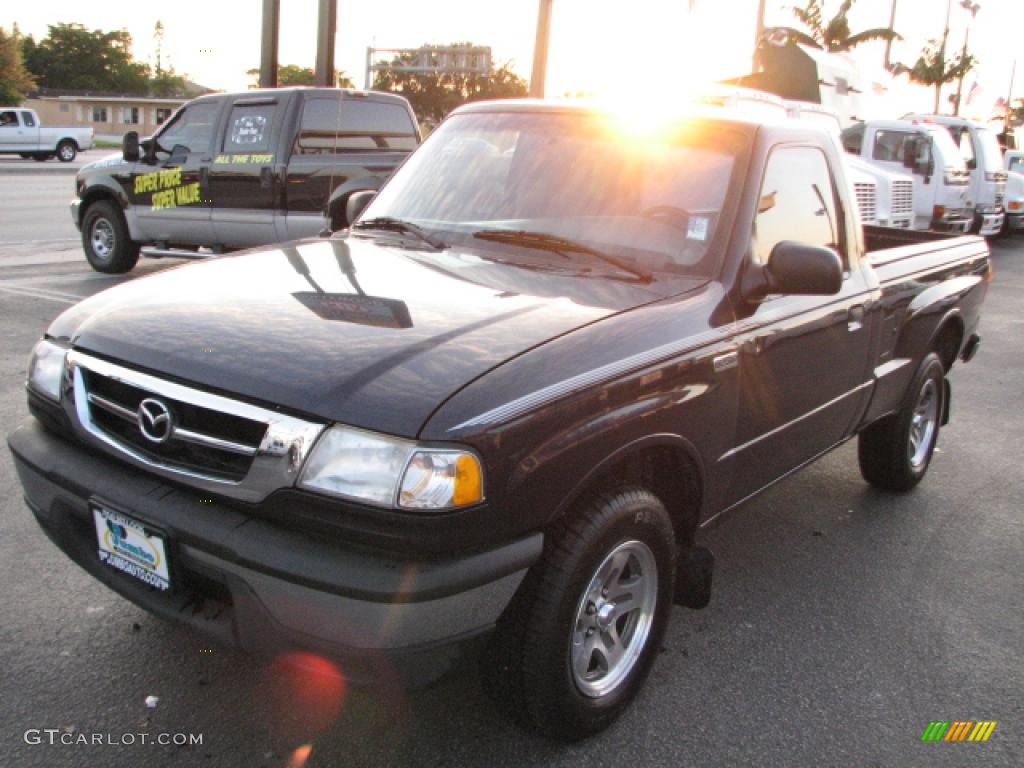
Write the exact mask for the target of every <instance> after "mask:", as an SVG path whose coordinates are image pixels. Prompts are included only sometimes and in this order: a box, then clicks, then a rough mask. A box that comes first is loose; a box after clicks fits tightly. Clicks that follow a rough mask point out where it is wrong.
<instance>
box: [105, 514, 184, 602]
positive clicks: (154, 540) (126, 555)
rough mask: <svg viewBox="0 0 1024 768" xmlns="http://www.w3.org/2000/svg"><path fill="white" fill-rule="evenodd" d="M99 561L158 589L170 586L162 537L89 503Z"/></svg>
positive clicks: (131, 520) (137, 523)
mask: <svg viewBox="0 0 1024 768" xmlns="http://www.w3.org/2000/svg"><path fill="white" fill-rule="evenodd" d="M92 519H93V522H94V523H95V524H96V540H97V542H98V543H99V557H100V562H101V563H106V564H107V565H109V566H110V567H111V568H116V569H117V570H119V571H121V572H123V573H127V574H128V575H129V576H133V577H135V578H136V579H138V580H139V581H143V582H145V583H146V584H149V585H150V586H152V587H156V588H157V589H160V590H168V589H170V588H171V577H170V572H169V571H168V568H167V545H166V542H165V541H164V537H163V536H160V535H159V534H157V533H155V532H154V531H153V530H152V529H150V528H147V527H146V526H144V525H143V524H142V523H140V522H139V521H138V520H135V519H134V518H131V517H128V516H127V515H123V514H121V513H120V512H115V511H114V510H112V509H107V508H106V507H103V506H100V505H98V504H93V505H92Z"/></svg>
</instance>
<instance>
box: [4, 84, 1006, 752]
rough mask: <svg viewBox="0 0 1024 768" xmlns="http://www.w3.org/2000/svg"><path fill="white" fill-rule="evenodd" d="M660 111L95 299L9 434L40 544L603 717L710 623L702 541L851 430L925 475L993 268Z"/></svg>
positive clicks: (829, 150)
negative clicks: (716, 524) (650, 122)
mask: <svg viewBox="0 0 1024 768" xmlns="http://www.w3.org/2000/svg"><path fill="white" fill-rule="evenodd" d="M631 117H634V116H631V115H627V116H626V117H625V118H620V116H619V115H618V114H617V113H608V112H605V111H602V110H600V109H597V108H593V107H586V106H582V105H576V106H561V105H554V104H546V103H541V102H504V103H491V104H479V105H473V106H467V107H464V108H462V109H460V110H457V111H456V112H455V113H454V114H453V115H452V116H451V117H449V118H448V119H447V120H446V121H445V122H444V123H443V124H442V125H441V126H440V127H439V128H438V130H437V131H436V132H435V133H434V134H433V135H431V136H430V138H429V139H428V140H427V141H426V142H424V144H423V146H422V147H421V148H420V149H418V150H417V151H416V152H414V153H413V154H412V156H411V157H410V158H409V159H408V161H407V162H406V163H405V164H404V165H403V166H402V167H401V168H400V169H399V170H398V172H396V173H395V174H394V175H393V176H392V177H391V179H390V180H389V181H388V182H387V183H386V184H385V186H384V187H383V188H382V189H381V190H380V191H379V193H377V195H376V197H375V198H374V199H373V200H372V201H369V207H367V208H365V209H363V210H362V212H361V214H360V215H359V217H358V220H356V221H355V223H354V224H353V225H352V227H351V228H350V230H349V231H345V232H340V233H337V234H335V235H334V236H331V237H324V238H321V239H314V240H308V241H303V242H295V243H288V244H285V245H283V246H280V247H273V248H263V249H259V250H254V251H251V252H247V253H242V254H233V255H228V256H222V257H219V258H215V259H211V260H208V261H206V262H204V263H198V264H193V265H189V266H187V267H185V268H181V269H176V270H170V271H167V272H163V273H161V274H157V275H152V276H148V277H145V278H142V279H139V280H135V281H133V282H130V283H127V284H125V285H121V286H118V287H116V288H113V289H110V290H108V291H105V292H103V293H100V294H97V295H96V296H93V297H92V298H90V299H88V300H86V301H84V302H82V303H81V304H79V305H77V306H75V307H73V308H71V309H69V310H68V311H67V312H65V313H64V314H63V315H61V316H60V317H59V318H57V319H56V320H55V321H54V322H53V324H52V325H51V326H50V328H49V330H48V331H47V332H46V335H45V338H44V339H43V340H41V341H40V342H39V343H38V344H37V346H36V347H35V350H34V354H33V357H32V361H31V364H30V371H29V378H28V398H29V405H30V408H31V412H32V414H33V415H34V418H33V419H32V420H31V421H30V422H29V423H27V424H25V425H24V426H22V427H21V428H19V429H18V430H17V431H15V432H14V433H12V434H11V436H10V437H9V445H10V448H11V452H12V453H13V455H14V459H15V463H16V466H17V471H18V474H19V477H20V479H21V482H22V484H23V486H24V489H25V497H26V499H27V502H28V505H29V507H30V509H31V510H32V512H33V513H34V514H35V516H36V518H37V520H38V521H39V524H40V525H41V527H42V528H43V530H44V531H45V532H46V534H47V535H48V536H49V537H50V538H51V539H52V540H53V541H54V542H55V543H56V545H57V546H58V547H60V548H61V549H62V550H64V552H66V553H67V554H68V555H69V556H70V557H71V558H72V559H73V560H74V561H75V562H77V563H78V564H79V565H80V566H82V567H83V568H84V569H86V570H87V571H88V572H89V573H91V574H93V575H94V576H95V577H96V578H98V579H99V580H101V581H102V582H103V583H105V584H107V585H108V586H109V587H110V588H112V589H114V590H116V591H117V592H119V593H120V594H122V595H124V596H125V597H127V598H128V599H130V600H133V601H134V602H136V603H138V604H139V605H141V606H143V607H145V608H147V609H148V610H150V611H152V612H154V613H156V614H159V615H161V616H164V617H168V618H173V619H177V620H180V621H184V622H188V623H190V624H191V625H193V626H195V627H198V628H199V629H201V630H203V631H205V632H208V633H209V634H211V635H213V636H215V637H217V638H220V639H221V640H223V641H224V642H227V643H238V644H240V645H242V646H243V647H245V648H249V649H253V650H261V649H269V650H271V651H273V650H275V649H284V648H290V647H294V646H299V647H302V648H306V649H312V650H313V651H319V652H323V653H328V654H331V655H332V656H333V657H335V658H339V659H341V660H342V661H341V663H342V665H343V668H344V669H345V672H346V674H348V675H349V676H350V677H352V678H355V679H357V680H358V679H359V678H360V677H369V678H370V679H373V675H374V674H378V675H385V674H389V673H390V672H391V671H393V670H394V668H396V667H397V668H399V669H404V668H406V666H410V667H414V668H415V669H417V670H423V669H426V668H428V665H427V664H426V661H427V660H432V661H437V660H438V659H442V660H448V659H450V658H451V651H452V649H453V647H454V646H459V645H462V644H466V645H471V644H473V641H475V640H477V639H479V640H480V641H481V642H480V643H479V644H477V647H478V648H479V647H480V646H483V647H484V648H485V653H484V655H483V663H484V667H483V670H484V677H485V681H486V683H487V685H488V687H489V688H490V689H491V690H492V691H493V692H494V693H495V695H496V699H497V700H498V701H499V702H502V703H503V704H504V705H507V706H508V707H509V708H510V710H511V711H512V712H513V714H514V715H515V716H516V717H517V718H519V719H520V721H521V722H523V723H525V724H527V725H529V726H531V727H533V728H536V729H539V730H540V731H543V732H545V733H548V734H552V735H554V736H558V737H562V738H569V739H571V738H579V737H582V736H585V735H587V734H590V733H593V732H595V731H597V730H600V729H601V728H603V727H605V726H607V725H608V724H609V723H610V722H611V721H612V720H613V719H614V718H615V717H616V716H617V715H618V714H619V712H621V710H622V709H623V708H624V707H625V706H626V704H627V703H628V702H629V700H630V699H631V698H632V697H633V696H634V694H635V693H636V692H637V691H638V689H639V688H640V686H641V684H642V682H643V680H644V679H645V677H646V675H647V673H648V671H649V670H650V668H651V666H652V664H653V662H654V661H655V659H656V657H657V655H658V648H659V644H660V639H661V637H662V635H663V633H664V632H665V630H666V625H667V622H668V618H669V613H670V611H671V609H672V606H673V604H674V603H679V604H682V605H685V606H689V607H691V608H696V607H702V606H703V605H705V604H706V603H707V600H708V599H709V595H710V576H711V569H712V563H713V558H712V557H711V554H710V553H709V552H708V551H707V550H706V549H704V548H702V547H701V546H700V545H699V543H698V534H699V531H700V529H701V528H702V527H703V526H706V525H707V524H708V523H710V522H711V521H712V520H714V519H716V518H718V517H719V516H720V515H721V514H722V513H723V512H725V511H727V510H729V509H732V508H734V507H736V506H737V505H739V504H741V503H742V502H744V501H745V500H746V499H749V498H750V497H751V496H753V495H754V494H756V493H758V492H759V491H761V490H763V489H764V488H766V487H768V486H769V485H771V484H772V483H774V482H776V481H777V480H779V479H780V478H782V477H784V476H786V475H787V474H789V473H790V472H793V471H794V470H796V469H797V468H799V467H801V466H803V465H805V464H807V463H809V462H811V461H813V460H814V459H815V458H817V457H819V456H821V455H822V454H824V453H826V452H827V451H829V450H831V449H832V448H834V447H836V446H837V445H839V444H841V443H843V442H844V441H846V440H848V439H850V438H852V437H855V436H857V437H858V439H859V456H860V470H861V472H862V473H863V475H864V477H865V478H866V480H867V481H868V482H870V483H872V484H873V485H875V486H878V487H880V488H883V489H887V490H889V491H894V492H901V491H908V490H910V489H911V488H913V487H914V486H915V484H917V483H918V482H919V481H920V480H921V479H922V477H923V476H924V474H925V472H926V470H927V469H928V465H929V461H930V459H931V456H932V452H933V450H934V448H935V443H936V439H937V436H938V434H939V429H940V427H941V426H942V425H943V424H944V423H946V420H947V418H948V415H949V411H950V393H951V390H950V385H949V381H948V379H947V374H948V373H949V370H950V368H952V367H953V365H954V364H955V363H956V362H957V361H958V360H963V361H967V360H969V359H970V358H971V357H972V355H973V354H974V353H975V351H976V350H977V349H978V343H979V336H978V334H977V329H978V321H979V313H980V308H981V304H982V301H983V299H984V296H985V294H986V291H987V288H988V285H989V282H990V279H991V269H990V263H989V255H988V250H987V248H986V245H985V243H984V241H983V240H981V239H979V238H976V237H969V236H963V237H954V236H949V235H941V234H936V233H925V232H920V233H919V232H895V231H892V230H885V229H877V228H870V229H864V228H862V227H861V226H860V223H859V220H858V214H857V206H856V204H855V203H854V201H853V197H852V195H851V192H850V189H849V185H848V182H847V180H846V179H845V178H844V171H843V162H842V154H841V150H840V149H839V148H838V146H837V145H836V143H835V141H834V140H833V139H831V138H829V136H828V135H827V134H826V133H824V132H823V131H821V130H819V129H815V128H813V127H808V126H806V125H802V124H799V123H795V122H786V121H784V122H779V123H758V122H752V121H746V120H745V119H743V118H740V117H735V116H727V115H724V114H722V113H717V112H711V111H707V112H696V113H688V114H686V115H684V116H681V117H679V118H678V119H673V120H668V119H666V120H665V122H663V123H661V124H660V127H659V128H658V129H657V130H655V129H654V128H653V127H651V126H646V127H645V126H640V125H634V124H633V120H631V119H630V118H631ZM372 194H373V193H369V192H364V193H360V194H358V195H353V199H352V200H350V204H351V207H352V208H359V207H360V206H361V205H365V204H366V203H367V202H368V201H367V198H368V197H370V196H371V195H372ZM947 450H952V451H953V452H955V451H956V446H948V447H947ZM726 599H728V596H726ZM392 665H393V666H392Z"/></svg>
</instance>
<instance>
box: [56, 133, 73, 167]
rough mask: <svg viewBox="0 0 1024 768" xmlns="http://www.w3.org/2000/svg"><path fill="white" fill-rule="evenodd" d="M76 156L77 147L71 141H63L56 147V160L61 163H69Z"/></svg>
mask: <svg viewBox="0 0 1024 768" xmlns="http://www.w3.org/2000/svg"><path fill="white" fill-rule="evenodd" d="M77 155H78V146H77V145H76V144H75V142H73V141H72V140H71V139H64V141H62V142H60V144H58V145H57V159H58V160H60V161H61V162H62V163H70V162H71V161H72V160H74V159H75V157H76V156H77Z"/></svg>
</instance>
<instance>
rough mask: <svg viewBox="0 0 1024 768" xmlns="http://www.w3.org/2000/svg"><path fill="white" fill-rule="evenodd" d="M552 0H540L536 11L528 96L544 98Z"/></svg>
mask: <svg viewBox="0 0 1024 768" xmlns="http://www.w3.org/2000/svg"><path fill="white" fill-rule="evenodd" d="M553 3H554V0H540V7H539V8H538V11H537V38H536V40H535V41H534V43H533V71H532V72H530V97H531V98H534V99H543V98H544V80H545V78H546V77H547V73H548V45H549V44H550V42H551V7H552V5H553Z"/></svg>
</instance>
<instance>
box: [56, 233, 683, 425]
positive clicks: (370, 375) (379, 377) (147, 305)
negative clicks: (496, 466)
mask: <svg viewBox="0 0 1024 768" xmlns="http://www.w3.org/2000/svg"><path fill="white" fill-rule="evenodd" d="M602 269H603V268H602ZM608 274H609V273H601V272H598V271H596V270H595V272H593V273H591V275H590V276H589V277H583V276H580V275H579V274H572V273H569V272H561V271H550V270H545V271H536V270H531V269H527V268H524V267H522V266H515V265H510V264H504V263H496V262H494V261H491V260H484V259H482V258H480V257H479V256H478V255H475V254H474V253H473V252H471V251H467V250H455V249H449V250H447V251H444V252H439V253H433V252H421V251H413V250H409V249H406V248H402V247H401V245H400V244H398V243H397V242H395V241H392V243H391V244H388V243H387V242H386V241H376V242H375V241H372V240H369V239H366V238H361V237H355V238H348V239H340V238H334V239H331V240H314V241H304V242H300V243H292V244H286V245H283V246H277V247H273V248H266V249H261V250H257V251H249V252H246V253H242V254H237V255H231V256H223V257H219V258H215V259H210V260H209V261H206V262H202V263H195V264H190V265H187V266H183V267H179V268H176V269H170V270H167V271H164V272H161V273H158V274H155V275H152V276H149V277H144V278H139V279H137V280H133V281H131V282H129V283H125V284H124V285H121V286H118V287H116V288H112V289H110V290H108V291H104V292H103V293H100V294H97V295H96V296H93V297H92V298H90V299H87V300H86V301H84V302H82V303H81V304H78V305H76V306H75V307H72V308H71V309H69V310H68V311H67V312H65V313H64V314H63V315H61V316H60V317H59V318H58V319H57V320H56V321H55V322H54V323H53V325H52V326H51V328H50V331H49V334H50V336H52V337H55V338H64V339H69V340H70V341H71V343H72V345H73V346H74V347H75V348H77V349H80V350H82V351H86V352H91V353H94V354H96V355H100V356H103V357H106V358H109V359H112V360H116V361H119V362H121V363H123V364H126V365H128V366H129V367H136V368H140V369H144V370H148V371H150V372H153V373H156V374H157V375H161V374H162V375H166V376H169V377H173V378H175V379H178V380H184V381H187V382H191V383H193V384H195V385H197V386H200V387H203V388H208V389H212V390H218V391H221V392H225V393H229V394H235V395H238V396H241V397H243V398H246V399H251V400H255V401H259V402H262V403H265V404H270V405H272V406H281V407H284V408H287V409H289V410H293V411H297V412H300V413H305V414H309V415H313V416H316V417H320V418H323V419H327V420H333V421H339V422H343V423H347V424H352V425H355V426H361V427H365V428H368V429H375V430H379V431H382V432H387V433H391V434H396V435H404V436H415V435H416V434H417V433H418V432H419V430H420V429H421V427H422V425H423V424H424V422H425V421H426V420H427V419H428V418H429V416H430V415H431V413H433V411H434V410H435V409H436V408H437V407H438V406H439V405H441V404H442V403H443V402H444V401H445V400H446V399H447V398H448V397H449V396H450V395H451V394H453V393H454V392H456V391H457V390H458V389H460V388H461V387H463V386H465V385H466V384H468V383H469V382H471V381H473V380H474V379H476V378H477V377H479V376H481V375H482V374H484V373H486V372H487V371H488V370H490V369H492V368H494V367H495V366H499V365H501V364H502V363H503V362H505V361H507V360H509V359H510V358H512V357H515V356H516V355H519V354H521V353H523V352H525V351H527V350H529V349H531V348H533V347H536V346H538V345H541V344H543V343H545V342H546V341H549V340H551V339H553V338H556V337H559V336H561V335H564V334H566V333H569V332H571V331H573V330H574V329H577V328H580V327H582V326H584V325H588V324H591V323H594V322H596V321H599V320H601V319H602V318H604V317H607V316H609V315H612V314H615V313H618V312H622V311H625V310H628V309H631V308H633V307H637V306H639V305H642V304H646V303H649V302H652V301H656V300H658V299H660V298H664V297H665V296H667V295H671V294H676V293H680V292H682V291H686V290H689V289H692V288H693V287H695V286H696V285H698V284H699V282H698V281H692V280H671V281H664V282H663V281H657V282H654V283H652V284H650V285H641V284H636V283H630V282H626V281H623V280H617V279H610V278H609V277H608ZM600 275H603V276H600ZM609 343H614V340H609Z"/></svg>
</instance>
